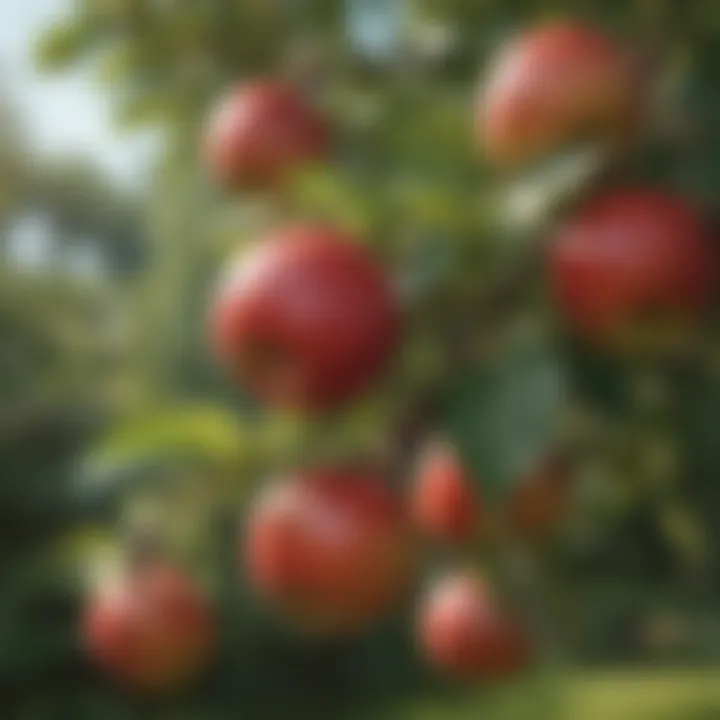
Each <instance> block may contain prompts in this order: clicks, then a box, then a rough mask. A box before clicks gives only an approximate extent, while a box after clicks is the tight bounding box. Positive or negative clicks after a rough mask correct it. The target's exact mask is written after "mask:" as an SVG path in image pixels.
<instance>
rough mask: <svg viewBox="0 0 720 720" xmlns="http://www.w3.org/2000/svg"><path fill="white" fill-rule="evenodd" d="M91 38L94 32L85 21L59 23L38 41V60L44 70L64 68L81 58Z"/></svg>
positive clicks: (36, 54)
mask: <svg viewBox="0 0 720 720" xmlns="http://www.w3.org/2000/svg"><path fill="white" fill-rule="evenodd" d="M91 39H92V33H91V32H90V28H89V27H88V24H87V22H85V21H81V20H75V21H72V22H63V23H58V24H57V25H54V26H53V27H51V28H50V29H49V30H47V31H46V32H45V34H44V35H43V36H42V37H41V38H40V40H39V41H38V43H37V46H36V48H35V57H36V60H37V62H38V64H39V65H40V67H41V68H42V69H44V70H59V69H62V68H63V67H66V66H67V65H69V64H70V63H72V62H74V61H75V60H77V59H79V58H80V56H81V55H82V54H83V53H84V52H85V51H86V50H87V47H88V43H89V42H90V40H91Z"/></svg>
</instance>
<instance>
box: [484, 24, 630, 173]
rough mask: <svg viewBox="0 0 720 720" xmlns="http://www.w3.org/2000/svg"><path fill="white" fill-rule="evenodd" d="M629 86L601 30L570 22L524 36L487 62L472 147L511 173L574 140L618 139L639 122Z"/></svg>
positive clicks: (620, 59) (625, 64)
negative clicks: (473, 145) (474, 146)
mask: <svg viewBox="0 0 720 720" xmlns="http://www.w3.org/2000/svg"><path fill="white" fill-rule="evenodd" d="M633 85H634V79H633V70H632V68H631V66H630V64H629V61H628V57H627V56H625V55H624V54H623V53H621V52H620V51H619V50H618V49H617V48H616V47H614V45H613V43H612V42H611V41H610V39H608V38H607V37H605V36H604V35H603V34H602V32H600V31H598V30H596V29H594V28H591V27H584V26H582V25H579V24H573V23H570V22H561V23H554V24H548V25H542V26H539V27H536V28H533V29H531V30H528V31H525V32H524V33H522V34H520V35H519V36H518V37H516V38H515V39H514V40H511V41H510V42H508V43H507V44H506V45H504V46H503V47H502V48H501V49H500V51H499V52H498V54H497V55H496V56H495V58H494V59H493V60H491V62H490V65H489V68H488V73H487V81H486V82H485V84H484V86H483V88H482V90H481V92H480V95H479V97H478V101H477V105H476V115H475V128H476V137H477V142H478V145H479V146H480V147H481V148H482V149H483V151H484V153H485V155H486V156H487V157H488V159H490V160H491V161H492V162H494V163H495V164H497V165H499V166H501V167H506V168H514V167H518V166H520V165H524V164H528V163H531V162H533V161H536V160H538V159H540V158H541V157H542V156H544V155H547V154H550V153H552V152H554V151H556V150H557V149H558V148H559V147H560V146H562V145H563V144H565V143H567V142H570V141H573V140H577V139H586V137H587V138H588V139H598V138H608V137H611V138H612V137H616V138H620V137H623V136H624V135H626V134H627V132H628V130H629V129H631V128H632V126H633V124H634V122H635V121H636V119H637V116H638V108H637V107H636V104H637V100H636V98H637V93H636V92H634V89H633ZM580 136H584V137H580ZM588 136H589V137H588Z"/></svg>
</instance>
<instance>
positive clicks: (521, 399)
mask: <svg viewBox="0 0 720 720" xmlns="http://www.w3.org/2000/svg"><path fill="white" fill-rule="evenodd" d="M563 390H564V388H563V382H562V377H561V372H560V367H559V364H558V359H557V358H556V357H555V354H554V352H553V350H552V348H550V347H549V346H548V344H546V343H545V342H544V341H542V340H541V341H538V340H536V339H533V340H530V341H527V340H523V341H521V342H520V343H518V344H516V345H515V344H513V346H512V347H511V348H509V350H505V351H504V352H501V353H500V356H499V357H496V358H494V359H493V360H492V361H491V362H489V363H487V364H485V365H483V366H481V367H479V368H477V369H475V370H474V371H472V372H470V373H467V374H465V375H463V376H462V377H460V378H459V379H458V380H457V381H456V382H455V383H453V385H452V388H451V390H450V393H449V395H448V397H447V398H446V405H445V427H446V431H447V433H448V435H449V437H450V438H451V439H452V440H453V441H454V442H455V443H456V445H457V448H458V451H459V453H460V455H461V457H462V458H463V460H464V462H465V463H466V464H467V466H468V467H469V468H470V470H471V471H472V473H473V475H474V476H475V479H476V482H477V483H478V484H479V485H480V486H481V487H482V490H483V493H487V495H489V496H491V497H498V496H502V495H503V494H504V493H505V492H506V491H507V490H508V489H509V488H510V487H511V486H512V485H513V484H515V483H517V482H519V481H520V480H522V478H523V477H524V476H525V474H526V473H527V472H529V471H531V470H532V468H533V467H534V465H535V464H536V463H537V462H539V461H541V460H542V459H543V456H544V455H546V454H547V453H548V452H549V451H550V449H551V447H552V445H553V443H554V442H555V441H556V440H557V438H558V433H559V431H560V423H561V411H562V409H563V407H564V404H563V400H564V396H563Z"/></svg>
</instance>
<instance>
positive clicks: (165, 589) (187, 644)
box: [82, 562, 215, 691]
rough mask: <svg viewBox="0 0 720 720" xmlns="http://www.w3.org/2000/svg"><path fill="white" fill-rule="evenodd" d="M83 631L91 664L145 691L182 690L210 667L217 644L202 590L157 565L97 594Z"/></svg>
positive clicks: (101, 588) (92, 598)
mask: <svg viewBox="0 0 720 720" xmlns="http://www.w3.org/2000/svg"><path fill="white" fill-rule="evenodd" d="M82 631H83V640H84V644H85V647H86V650H87V652H88V654H89V656H90V658H91V659H93V660H94V661H95V662H96V663H98V665H100V666H101V667H102V668H103V669H104V670H105V671H107V673H108V674H109V675H111V676H112V677H114V678H115V679H117V680H119V681H121V682H123V683H124V684H126V685H127V686H128V687H130V688H133V689H136V690H141V691H167V690H172V689H176V688H178V687H180V686H182V685H183V684H185V683H186V682H188V681H189V680H191V679H192V678H193V677H194V676H195V675H196V674H197V673H198V672H200V671H201V670H202V669H203V668H204V667H205V665H206V664H207V662H208V660H209V657H210V654H211V652H212V650H213V647H214V644H215V627H214V622H213V618H212V615H211V612H210V609H209V608H208V606H207V605H206V602H205V600H204V598H203V597H202V595H201V593H200V591H199V590H198V588H197V587H196V586H195V584H194V583H193V582H192V580H190V579H189V578H188V577H186V576H185V575H184V574H183V573H182V572H181V571H180V570H177V569H175V568H173V567H172V566H169V565H166V564H163V563H156V562H152V563H149V564H147V565H144V566H142V567H135V568H131V569H129V570H128V571H126V573H125V574H123V575H120V576H119V577H117V578H115V581H114V582H112V583H105V584H101V585H99V586H98V587H97V588H95V589H94V590H93V591H92V593H91V595H90V597H89V599H88V603H87V607H86V609H85V615H84V618H83V627H82Z"/></svg>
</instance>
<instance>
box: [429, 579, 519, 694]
mask: <svg viewBox="0 0 720 720" xmlns="http://www.w3.org/2000/svg"><path fill="white" fill-rule="evenodd" d="M418 636H419V642H420V645H421V648H422V650H423V652H424V654H425V656H426V658H427V660H428V662H429V663H430V664H431V665H433V666H435V667H437V668H438V669H439V670H441V671H443V672H444V673H446V674H448V675H449V676H451V677H455V678H458V679H464V680H478V681H488V680H499V679H503V678H508V677H511V676H513V675H516V674H518V673H519V672H521V671H522V670H524V669H525V668H526V667H527V666H528V665H529V663H530V660H531V644H530V639H529V637H528V635H527V634H526V633H525V632H524V630H523V629H522V628H521V626H520V624H519V623H518V622H516V621H515V620H514V619H513V617H512V615H511V614H509V613H507V612H506V611H505V610H503V608H502V607H500V603H499V600H498V598H496V597H495V596H494V594H493V593H492V591H491V590H490V588H489V587H488V585H487V584H486V583H485V582H483V581H482V580H481V579H480V578H478V577H477V576H476V575H475V574H474V573H472V572H471V571H455V572H451V573H450V574H448V575H447V576H446V577H444V578H442V579H440V581H438V582H437V583H436V584H435V585H433V586H432V587H431V588H430V591H429V593H428V594H427V596H426V597H425V598H424V599H423V601H422V603H421V606H420V612H419V616H418Z"/></svg>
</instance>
